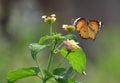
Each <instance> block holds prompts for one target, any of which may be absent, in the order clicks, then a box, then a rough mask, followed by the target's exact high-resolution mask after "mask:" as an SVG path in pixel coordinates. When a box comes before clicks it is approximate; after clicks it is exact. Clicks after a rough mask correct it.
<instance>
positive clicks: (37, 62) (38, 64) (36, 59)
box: [35, 57, 44, 79]
mask: <svg viewBox="0 0 120 83" xmlns="http://www.w3.org/2000/svg"><path fill="white" fill-rule="evenodd" d="M35 61H36V64H37V66H38V68H39V69H40V72H41V76H42V79H43V78H44V74H43V71H42V69H41V66H40V63H39V61H38V58H37V57H36V58H35Z"/></svg>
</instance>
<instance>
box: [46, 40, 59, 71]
mask: <svg viewBox="0 0 120 83" xmlns="http://www.w3.org/2000/svg"><path fill="white" fill-rule="evenodd" d="M56 44H57V42H56V41H55V43H54V46H53V48H52V49H51V50H50V56H49V61H48V65H47V71H49V69H50V66H51V63H52V61H53V56H54V55H53V54H54V50H55V46H56Z"/></svg>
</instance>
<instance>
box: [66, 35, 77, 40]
mask: <svg viewBox="0 0 120 83" xmlns="http://www.w3.org/2000/svg"><path fill="white" fill-rule="evenodd" d="M66 39H70V40H74V41H76V42H77V37H76V35H73V34H68V35H66Z"/></svg>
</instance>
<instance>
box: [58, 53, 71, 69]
mask: <svg viewBox="0 0 120 83" xmlns="http://www.w3.org/2000/svg"><path fill="white" fill-rule="evenodd" d="M70 52H71V51H68V52H67V54H66V56H65V57H64V58H63V59H62V60H61V62H60V63H59V64H58V65H57V67H59V66H61V65H62V63H63V62H64V60H66V58H67V56H68V55H69V54H70Z"/></svg>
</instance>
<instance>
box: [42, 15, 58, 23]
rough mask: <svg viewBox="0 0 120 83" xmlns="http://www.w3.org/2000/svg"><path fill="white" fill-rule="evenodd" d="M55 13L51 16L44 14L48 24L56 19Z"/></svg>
mask: <svg viewBox="0 0 120 83" xmlns="http://www.w3.org/2000/svg"><path fill="white" fill-rule="evenodd" d="M55 16H56V15H55V14H51V16H48V17H47V16H42V18H43V20H44V22H46V23H48V24H52V23H54V22H55V21H56V18H55Z"/></svg>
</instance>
